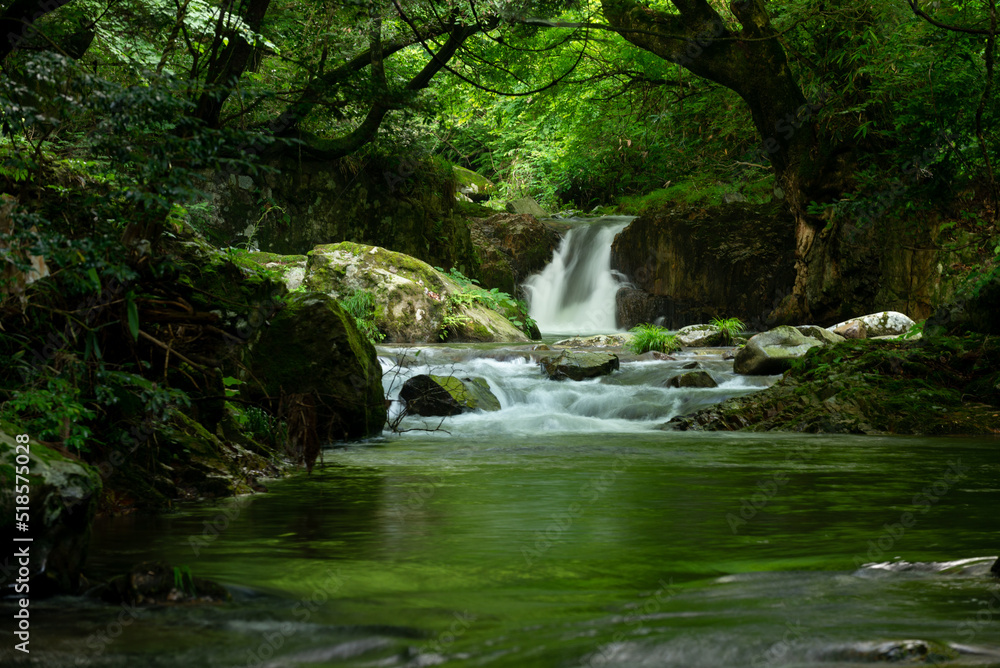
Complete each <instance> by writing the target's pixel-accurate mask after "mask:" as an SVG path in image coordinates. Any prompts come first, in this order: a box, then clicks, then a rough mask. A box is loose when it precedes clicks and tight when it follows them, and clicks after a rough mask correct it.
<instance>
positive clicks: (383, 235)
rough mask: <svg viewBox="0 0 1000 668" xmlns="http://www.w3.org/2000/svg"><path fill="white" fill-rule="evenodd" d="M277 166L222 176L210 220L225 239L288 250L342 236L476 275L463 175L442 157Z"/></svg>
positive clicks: (299, 251)
mask: <svg viewBox="0 0 1000 668" xmlns="http://www.w3.org/2000/svg"><path fill="white" fill-rule="evenodd" d="M270 167H273V168H275V169H276V171H273V172H269V173H265V174H260V175H258V176H255V177H250V176H247V175H235V174H234V175H230V176H228V177H227V178H225V179H223V180H221V181H220V182H218V183H217V185H216V186H215V188H214V192H213V199H212V221H211V227H212V231H213V233H214V234H215V235H216V237H217V238H216V239H215V241H216V242H217V243H219V244H220V245H222V246H228V245H232V246H243V245H245V244H251V245H256V246H257V247H258V248H260V250H263V251H270V252H274V253H280V254H283V255H292V254H302V253H306V252H308V251H309V250H311V249H312V248H313V247H314V246H317V245H319V244H327V243H331V242H336V241H353V242H357V243H363V244H370V245H373V246H381V247H383V248H388V249H391V250H394V251H398V252H400V253H405V254H407V255H412V256H414V257H417V258H420V259H421V260H424V261H426V262H428V263H430V264H431V265H434V266H439V267H444V268H445V269H450V268H451V267H456V268H458V269H460V270H461V271H462V272H463V273H466V274H467V275H470V276H474V277H475V276H476V268H477V264H478V263H477V262H476V260H475V254H474V251H473V248H472V241H471V240H470V238H469V229H468V225H467V223H466V222H465V220H463V219H462V217H461V216H460V215H458V214H457V213H456V211H455V205H456V204H455V191H456V188H457V182H456V180H455V175H454V172H453V170H452V169H451V167H450V166H449V165H446V164H443V163H438V162H431V161H428V162H426V163H425V162H421V163H419V164H415V163H413V164H411V163H407V162H405V161H404V162H403V163H399V162H398V161H397V162H395V163H394V162H385V163H384V164H377V162H376V161H374V160H373V161H372V162H371V163H368V164H365V165H359V164H355V163H354V162H353V161H351V160H350V159H345V160H341V161H339V162H335V163H330V162H317V161H309V160H302V161H292V160H281V161H279V162H276V163H274V164H272V165H270Z"/></svg>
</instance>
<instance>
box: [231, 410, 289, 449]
mask: <svg viewBox="0 0 1000 668" xmlns="http://www.w3.org/2000/svg"><path fill="white" fill-rule="evenodd" d="M228 406H229V407H230V410H232V411H233V412H234V413H235V415H236V422H237V423H238V424H239V425H240V427H242V428H243V429H245V430H246V432H247V434H248V435H249V436H250V438H252V439H253V440H255V441H257V442H258V443H264V444H267V445H270V446H271V447H274V448H281V449H283V448H284V447H285V444H286V443H287V441H288V424H287V423H286V422H285V421H284V420H281V419H279V418H277V417H276V416H274V415H271V414H270V413H268V412H267V411H265V410H264V409H262V408H260V407H259V406H238V405H236V404H232V403H230V404H228Z"/></svg>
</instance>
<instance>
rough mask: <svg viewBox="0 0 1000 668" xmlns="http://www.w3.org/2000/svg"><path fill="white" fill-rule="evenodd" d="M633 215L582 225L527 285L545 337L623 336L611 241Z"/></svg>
mask: <svg viewBox="0 0 1000 668" xmlns="http://www.w3.org/2000/svg"><path fill="white" fill-rule="evenodd" d="M633 218H634V217H633V216H605V217H603V218H599V219H595V220H588V221H583V220H581V221H578V222H576V224H575V225H574V227H572V228H571V229H570V230H569V231H568V232H567V233H566V236H565V237H563V240H562V243H560V244H559V248H558V249H557V250H556V252H555V255H553V257H552V262H550V263H549V264H548V266H547V267H545V269H544V270H542V272H541V273H539V274H535V275H534V276H530V277H529V278H528V280H526V281H525V282H524V288H525V291H526V292H527V295H528V305H529V312H530V314H531V317H532V318H534V319H535V321H536V322H537V323H538V329H539V330H541V331H542V333H543V334H606V333H608V332H614V331H618V327H617V324H616V322H615V293H617V292H618V288H619V287H621V285H622V282H623V277H622V276H621V274H618V273H617V272H613V271H612V270H611V242H612V241H614V239H615V235H616V234H618V233H619V232H621V231H622V230H623V229H624V228H625V226H626V225H628V224H629V223H630V222H631V221H632V220H633Z"/></svg>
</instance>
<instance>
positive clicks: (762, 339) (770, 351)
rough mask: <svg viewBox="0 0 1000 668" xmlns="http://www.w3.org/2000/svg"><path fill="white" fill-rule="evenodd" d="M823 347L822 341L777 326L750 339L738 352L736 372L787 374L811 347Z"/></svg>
mask: <svg viewBox="0 0 1000 668" xmlns="http://www.w3.org/2000/svg"><path fill="white" fill-rule="evenodd" d="M821 345H823V342H822V341H820V340H819V339H814V338H812V337H810V336H805V335H804V334H802V332H800V331H799V330H797V329H795V328H794V327H790V326H788V325H782V326H781V327H775V328H774V329H772V330H770V331H767V332H761V333H760V334H757V335H755V336H753V337H751V338H750V340H749V341H747V344H746V345H745V346H744V347H743V348H742V349H740V351H739V352H738V353H736V359H735V360H734V361H733V371H735V372H736V373H739V374H744V375H749V376H769V375H772V374H778V373H784V372H785V371H787V370H788V369H789V368H790V367H791V366H792V362H794V361H795V360H796V359H798V358H799V357H802V356H803V355H805V354H806V351H807V350H809V349H810V348H815V347H816V346H821Z"/></svg>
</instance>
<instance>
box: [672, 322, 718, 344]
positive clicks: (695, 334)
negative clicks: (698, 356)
mask: <svg viewBox="0 0 1000 668" xmlns="http://www.w3.org/2000/svg"><path fill="white" fill-rule="evenodd" d="M721 332H722V330H720V329H719V328H718V327H716V326H715V325H688V326H687V327H682V328H681V329H679V330H677V343H679V344H681V345H682V346H684V347H685V348H703V347H706V346H717V345H719V344H720V343H722V334H721Z"/></svg>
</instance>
